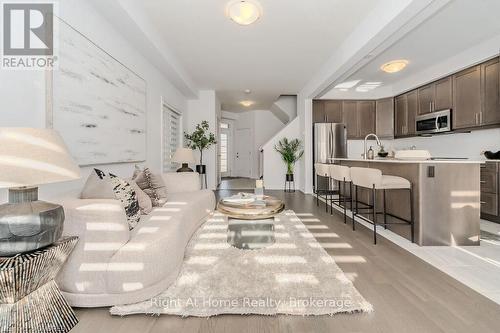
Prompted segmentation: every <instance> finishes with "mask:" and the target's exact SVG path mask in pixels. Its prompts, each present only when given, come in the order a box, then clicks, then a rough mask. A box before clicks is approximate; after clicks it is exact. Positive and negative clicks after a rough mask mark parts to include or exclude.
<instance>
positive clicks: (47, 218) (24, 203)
mask: <svg viewBox="0 0 500 333" xmlns="http://www.w3.org/2000/svg"><path fill="white" fill-rule="evenodd" d="M79 178H80V168H79V167H78V165H77V164H76V163H75V162H74V160H73V158H72V157H71V155H70V154H69V152H68V149H67V148H66V146H65V144H64V142H63V140H62V139H61V137H60V136H59V134H58V133H57V132H56V131H54V130H52V129H36V128H0V189H1V188H8V189H9V202H8V203H7V204H3V205H0V257H3V256H12V255H15V254H18V253H23V252H28V251H33V250H36V249H39V248H42V247H45V246H47V245H50V244H52V243H54V242H55V241H56V240H58V239H59V238H60V237H61V234H62V231H63V223H64V210H63V208H62V206H60V205H56V204H52V203H48V202H44V201H40V200H38V187H37V186H38V185H42V184H50V183H57V182H63V181H69V180H75V179H79Z"/></svg>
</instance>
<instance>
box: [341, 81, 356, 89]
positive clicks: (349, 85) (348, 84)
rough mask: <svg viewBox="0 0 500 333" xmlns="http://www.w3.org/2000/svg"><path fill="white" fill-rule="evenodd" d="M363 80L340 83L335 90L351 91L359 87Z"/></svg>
mask: <svg viewBox="0 0 500 333" xmlns="http://www.w3.org/2000/svg"><path fill="white" fill-rule="evenodd" d="M360 81H361V80H354V81H346V82H342V83H339V84H337V85H336V86H335V89H350V88H352V87H354V86H355V85H357V84H358V83H359V82H360Z"/></svg>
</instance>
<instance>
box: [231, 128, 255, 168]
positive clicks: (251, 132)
mask: <svg viewBox="0 0 500 333" xmlns="http://www.w3.org/2000/svg"><path fill="white" fill-rule="evenodd" d="M238 130H248V134H249V137H250V146H249V150H248V151H249V174H248V175H245V176H241V175H240V174H237V173H236V155H235V154H236V144H235V145H234V147H235V149H234V153H233V154H234V156H233V160H234V168H233V170H234V172H233V173H232V176H233V177H235V176H236V177H242V178H252V177H253V169H254V160H253V158H254V157H253V155H254V152H253V148H254V147H253V144H252V142H253V130H252V128H250V127H241V128H237V129H235V132H234V136H236V131H238Z"/></svg>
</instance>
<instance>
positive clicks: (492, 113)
mask: <svg viewBox="0 0 500 333" xmlns="http://www.w3.org/2000/svg"><path fill="white" fill-rule="evenodd" d="M498 60H499V59H498V58H494V59H492V60H490V61H487V62H485V63H483V64H481V76H482V90H483V96H482V99H483V108H482V111H481V114H480V117H479V118H480V119H479V120H480V123H481V125H495V124H500V99H499V95H500V70H499V63H498Z"/></svg>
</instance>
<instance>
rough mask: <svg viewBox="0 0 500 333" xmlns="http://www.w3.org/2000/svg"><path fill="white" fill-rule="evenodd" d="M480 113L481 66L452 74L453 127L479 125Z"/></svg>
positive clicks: (460, 127)
mask: <svg viewBox="0 0 500 333" xmlns="http://www.w3.org/2000/svg"><path fill="white" fill-rule="evenodd" d="M480 114H481V66H474V67H471V68H467V69H466V70H463V71H461V72H458V73H456V74H454V75H453V115H452V119H453V129H462V128H469V127H475V126H479V125H480V124H481V122H480Z"/></svg>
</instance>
